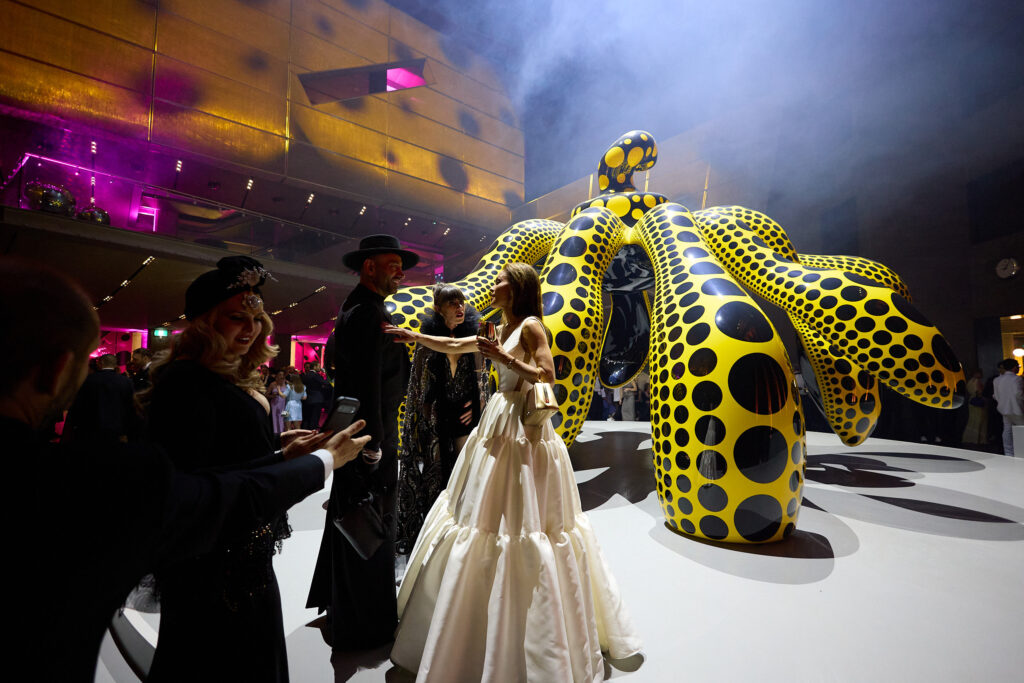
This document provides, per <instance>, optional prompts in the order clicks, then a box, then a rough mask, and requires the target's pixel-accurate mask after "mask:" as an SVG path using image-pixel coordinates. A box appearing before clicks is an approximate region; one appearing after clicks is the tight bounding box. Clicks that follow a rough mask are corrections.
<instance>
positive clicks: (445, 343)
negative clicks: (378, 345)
mask: <svg viewBox="0 0 1024 683" xmlns="http://www.w3.org/2000/svg"><path fill="white" fill-rule="evenodd" d="M384 333H385V334H390V335H393V336H394V338H395V342H396V343H402V344H408V343H410V342H415V343H417V344H421V345H423V346H425V347H427V348H428V349H430V350H431V351H440V352H441V353H451V354H459V353H472V352H474V351H476V340H477V337H460V338H458V339H452V338H451V337H434V336H432V335H429V334H423V333H422V332H416V331H414V330H407V329H405V328H403V327H395V326H393V325H392V326H390V327H385V328H384Z"/></svg>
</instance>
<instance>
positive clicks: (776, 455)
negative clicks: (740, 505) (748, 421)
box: [733, 425, 789, 484]
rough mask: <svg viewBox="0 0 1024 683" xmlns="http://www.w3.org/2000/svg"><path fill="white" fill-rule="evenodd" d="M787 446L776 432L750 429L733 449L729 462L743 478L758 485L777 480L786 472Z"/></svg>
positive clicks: (781, 434)
mask: <svg viewBox="0 0 1024 683" xmlns="http://www.w3.org/2000/svg"><path fill="white" fill-rule="evenodd" d="M788 459H789V446H788V444H787V443H786V437H785V436H784V435H783V433H782V432H780V431H779V430H778V429H775V428H774V427H769V426H767V425H756V426H754V427H750V428H749V429H747V430H746V431H745V432H743V433H742V434H740V436H739V438H738V439H736V445H735V446H734V447H733V462H735V463H736V467H737V468H738V469H739V471H740V472H742V473H743V475H744V476H745V477H746V478H747V479H750V480H751V481H753V482H757V483H758V484H768V483H771V482H773V481H775V480H776V479H778V478H779V477H780V476H781V475H782V473H783V472H784V471H785V469H786V461H787V460H788Z"/></svg>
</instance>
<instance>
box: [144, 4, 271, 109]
mask: <svg viewBox="0 0 1024 683" xmlns="http://www.w3.org/2000/svg"><path fill="white" fill-rule="evenodd" d="M157 47H158V52H159V53H160V54H163V55H167V56H168V57H173V58H174V59H177V60H178V61H181V62H186V63H188V64H193V65H195V66H198V67H200V68H202V69H205V70H206V71H211V72H213V73H216V74H220V75H221V76H224V77H225V78H230V79H231V80H233V81H237V82H239V83H244V84H245V85H249V86H252V87H253V88H258V89H260V90H263V91H265V92H268V93H271V94H272V95H276V96H279V97H284V95H285V92H286V88H287V84H288V80H287V79H288V62H287V60H286V59H285V58H279V57H276V56H274V55H272V54H270V53H269V52H266V51H264V50H262V49H260V48H259V47H258V46H254V45H252V44H251V43H248V42H245V41H242V40H238V39H237V38H231V37H229V36H226V35H224V34H223V33H218V32H217V31H214V30H212V29H210V28H207V27H205V26H201V25H199V24H196V23H194V22H192V21H189V20H187V19H183V18H181V17H179V16H177V15H174V14H168V13H166V12H165V13H161V15H160V20H159V24H158V26H157ZM261 97H262V96H261Z"/></svg>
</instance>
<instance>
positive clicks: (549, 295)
mask: <svg viewBox="0 0 1024 683" xmlns="http://www.w3.org/2000/svg"><path fill="white" fill-rule="evenodd" d="M541 301H542V302H543V304H544V315H554V314H555V313H558V312H559V311H560V310H562V306H563V305H564V304H565V301H564V300H563V299H562V295H561V294H559V293H558V292H546V293H545V294H544V296H543V297H541Z"/></svg>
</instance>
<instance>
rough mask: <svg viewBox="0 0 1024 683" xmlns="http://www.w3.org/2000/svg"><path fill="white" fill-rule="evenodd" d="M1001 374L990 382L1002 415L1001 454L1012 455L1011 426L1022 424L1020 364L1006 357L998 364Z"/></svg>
mask: <svg viewBox="0 0 1024 683" xmlns="http://www.w3.org/2000/svg"><path fill="white" fill-rule="evenodd" d="M999 369H1000V370H1001V371H1002V372H1001V374H1000V375H999V376H998V377H996V379H995V381H994V382H993V384H992V388H993V396H994V397H995V400H996V408H997V409H998V410H999V414H1000V415H1002V416H1003V455H1013V454H1014V452H1013V449H1014V446H1013V427H1014V425H1024V379H1022V378H1021V377H1020V375H1018V374H1017V371H1018V370H1019V369H1020V364H1019V363H1018V362H1017V360H1016V359H1015V358H1007V359H1006V360H1004V361H1003V362H1002V363H1000V364H999Z"/></svg>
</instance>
